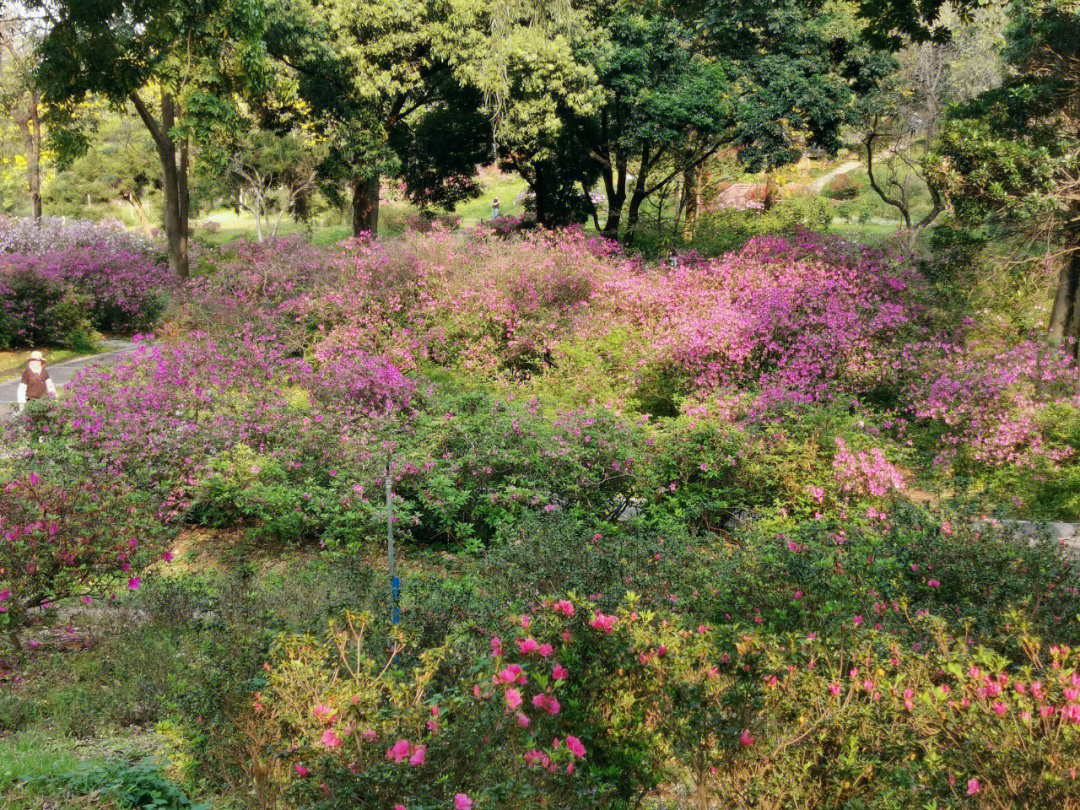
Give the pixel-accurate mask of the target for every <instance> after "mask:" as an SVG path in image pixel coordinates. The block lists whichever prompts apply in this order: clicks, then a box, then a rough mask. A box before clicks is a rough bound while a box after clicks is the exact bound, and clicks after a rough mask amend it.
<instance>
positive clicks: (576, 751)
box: [566, 734, 585, 759]
mask: <svg viewBox="0 0 1080 810" xmlns="http://www.w3.org/2000/svg"><path fill="white" fill-rule="evenodd" d="M566 747H567V748H568V749H569V750H570V753H571V754H573V755H574V756H575V757H576V758H577V759H583V758H584V757H585V746H584V745H582V744H581V740H579V739H578V738H577V737H575V736H574V735H573V734H567V735H566Z"/></svg>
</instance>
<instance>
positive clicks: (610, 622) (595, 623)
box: [589, 610, 619, 635]
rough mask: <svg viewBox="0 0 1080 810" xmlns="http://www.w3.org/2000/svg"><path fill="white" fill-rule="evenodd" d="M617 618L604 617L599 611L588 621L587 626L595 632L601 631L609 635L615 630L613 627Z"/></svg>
mask: <svg viewBox="0 0 1080 810" xmlns="http://www.w3.org/2000/svg"><path fill="white" fill-rule="evenodd" d="M618 621H619V617H618V616H606V615H604V614H603V613H601V612H600V611H599V610H598V611H596V613H595V614H594V615H593V617H592V619H591V620H590V621H589V626H590V627H592V628H594V629H596V630H603V631H604V632H605V633H607V634H608V635H610V634H611V633H612V632H614V630H615V625H616V624H617V623H618Z"/></svg>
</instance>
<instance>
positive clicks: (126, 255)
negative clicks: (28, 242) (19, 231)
mask: <svg viewBox="0 0 1080 810" xmlns="http://www.w3.org/2000/svg"><path fill="white" fill-rule="evenodd" d="M170 286H171V279H170V276H169V271H168V268H167V267H166V266H165V265H164V264H162V263H161V262H159V261H157V260H156V259H154V258H151V257H149V256H147V255H146V254H144V253H140V252H134V251H127V250H121V249H117V248H113V247H110V246H108V245H107V244H105V243H100V244H94V245H77V246H72V247H66V248H52V249H49V250H46V251H44V252H42V253H40V254H25V253H11V254H0V345H33V344H35V343H37V342H56V341H57V340H62V339H63V337H64V332H65V331H66V332H71V331H73V330H74V329H76V328H84V327H81V325H75V324H68V325H57V324H55V323H54V321H55V319H56V315H55V312H56V309H57V307H62V306H63V302H64V301H65V299H66V298H68V297H72V296H73V297H74V298H75V299H77V300H78V302H79V305H80V306H82V307H83V308H84V310H85V315H86V316H87V317H88V324H87V326H92V327H93V328H94V329H98V330H102V331H107V332H116V333H122V334H133V333H135V332H139V331H142V330H145V329H147V328H149V327H150V326H152V325H153V324H154V323H155V322H156V321H157V319H158V318H159V317H160V315H161V313H162V312H163V310H164V308H165V301H166V292H167V290H168V289H169V287H170ZM33 291H38V292H37V293H36V294H34V292H33Z"/></svg>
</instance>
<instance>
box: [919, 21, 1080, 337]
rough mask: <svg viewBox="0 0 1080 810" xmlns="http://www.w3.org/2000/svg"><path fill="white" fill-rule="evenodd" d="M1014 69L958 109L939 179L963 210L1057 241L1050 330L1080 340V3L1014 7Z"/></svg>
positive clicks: (964, 215)
mask: <svg viewBox="0 0 1080 810" xmlns="http://www.w3.org/2000/svg"><path fill="white" fill-rule="evenodd" d="M1011 15H1012V25H1011V27H1010V29H1009V30H1008V40H1009V45H1008V49H1007V51H1006V58H1007V60H1008V63H1009V65H1010V67H1011V71H1010V75H1009V76H1008V77H1007V78H1006V80H1005V81H1004V82H1003V84H1002V85H1001V87H998V88H994V89H991V90H987V91H986V92H983V93H980V94H979V95H978V96H976V97H975V98H974V99H973V100H972V101H970V102H969V103H967V104H964V105H962V106H960V107H959V108H957V109H956V110H954V111H953V112H951V113H950V114H949V115H948V116H947V118H946V120H945V122H944V124H943V126H942V129H941V135H940V138H939V143H938V144H937V146H936V148H935V152H934V155H933V159H934V168H933V174H932V180H933V182H935V183H937V184H938V185H939V186H940V187H941V188H942V189H943V191H944V193H945V194H947V195H948V198H949V200H950V201H951V202H952V204H953V207H954V208H955V210H956V214H957V216H958V217H959V218H960V219H961V220H963V221H966V222H969V223H977V224H985V225H987V226H989V227H991V228H995V229H999V230H1001V231H1003V232H1004V233H1006V234H1012V235H1015V236H1020V237H1022V238H1025V239H1027V240H1037V241H1038V242H1039V243H1042V244H1050V245H1053V246H1054V249H1055V250H1056V251H1057V252H1058V253H1059V254H1060V255H1061V257H1062V259H1063V261H1062V266H1061V270H1060V273H1059V276H1058V282H1057V287H1056V290H1055V294H1054V303H1053V308H1052V310H1051V314H1050V323H1049V330H1048V331H1049V337H1050V340H1051V341H1052V342H1054V343H1065V342H1069V343H1070V344H1071V351H1072V352H1073V354H1076V352H1077V347H1078V343H1077V341H1080V113H1078V110H1080V3H1077V2H1075V0H1037V1H1036V2H1023V3H1020V2H1018V3H1015V4H1014V5H1013V6H1012V9H1011Z"/></svg>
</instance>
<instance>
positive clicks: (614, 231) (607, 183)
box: [604, 149, 626, 239]
mask: <svg viewBox="0 0 1080 810" xmlns="http://www.w3.org/2000/svg"><path fill="white" fill-rule="evenodd" d="M604 188H605V190H606V191H607V198H608V212H607V221H605V222H604V236H606V237H607V238H608V239H618V238H619V223H620V220H622V210H623V206H624V205H625V204H626V152H624V151H623V150H622V149H616V150H615V173H614V177H613V176H612V172H611V168H610V167H607V166H605V167H604Z"/></svg>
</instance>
